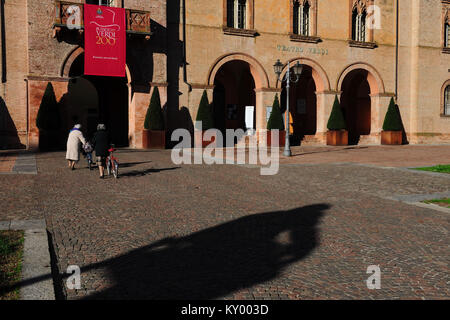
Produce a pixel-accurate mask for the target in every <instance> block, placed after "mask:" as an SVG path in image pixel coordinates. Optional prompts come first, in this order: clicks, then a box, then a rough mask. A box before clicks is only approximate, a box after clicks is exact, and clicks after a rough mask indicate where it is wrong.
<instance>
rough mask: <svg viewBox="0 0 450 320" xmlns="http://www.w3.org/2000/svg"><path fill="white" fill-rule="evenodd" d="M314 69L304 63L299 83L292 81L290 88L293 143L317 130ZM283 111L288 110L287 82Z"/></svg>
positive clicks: (282, 99)
mask: <svg viewBox="0 0 450 320" xmlns="http://www.w3.org/2000/svg"><path fill="white" fill-rule="evenodd" d="M312 71H313V69H312V68H311V67H310V66H307V65H303V71H302V74H301V76H300V78H299V80H298V82H297V83H291V87H290V90H289V111H290V112H289V114H290V132H291V137H292V139H291V142H292V144H293V145H299V144H300V143H301V141H302V140H303V138H304V137H305V136H308V135H311V136H313V135H315V134H316V130H317V97H316V83H315V81H314V78H313V76H312ZM281 111H282V112H283V113H284V112H285V111H286V83H285V82H284V83H283V85H282V92H281Z"/></svg>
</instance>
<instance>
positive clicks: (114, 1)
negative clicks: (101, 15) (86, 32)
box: [86, 0, 120, 7]
mask: <svg viewBox="0 0 450 320" xmlns="http://www.w3.org/2000/svg"><path fill="white" fill-rule="evenodd" d="M119 1H120V0H86V3H87V4H96V5H99V6H108V7H117V6H118V5H119Z"/></svg>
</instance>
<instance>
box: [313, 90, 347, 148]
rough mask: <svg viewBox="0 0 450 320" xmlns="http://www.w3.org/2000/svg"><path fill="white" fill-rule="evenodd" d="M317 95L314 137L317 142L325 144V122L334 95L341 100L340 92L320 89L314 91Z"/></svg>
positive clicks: (331, 107) (326, 121)
mask: <svg viewBox="0 0 450 320" xmlns="http://www.w3.org/2000/svg"><path fill="white" fill-rule="evenodd" d="M316 96H317V129H316V135H315V139H316V142H317V143H320V144H326V141H327V131H328V129H327V123H328V119H329V117H330V114H331V110H332V109H333V103H334V97H335V96H337V97H338V99H339V101H340V100H341V92H340V91H339V92H337V91H321V92H316Z"/></svg>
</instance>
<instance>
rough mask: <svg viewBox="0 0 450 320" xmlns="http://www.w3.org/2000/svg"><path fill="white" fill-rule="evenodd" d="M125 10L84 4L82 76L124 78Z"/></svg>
mask: <svg viewBox="0 0 450 320" xmlns="http://www.w3.org/2000/svg"><path fill="white" fill-rule="evenodd" d="M125 29H126V26H125V9H123V8H114V7H105V6H96V5H90V4H85V5H84V39H85V40H84V41H85V42H84V51H85V52H84V74H86V75H95V76H111V77H124V76H125V64H126V30H125Z"/></svg>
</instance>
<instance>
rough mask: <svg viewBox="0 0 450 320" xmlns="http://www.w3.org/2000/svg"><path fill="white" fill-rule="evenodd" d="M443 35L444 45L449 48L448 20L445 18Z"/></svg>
mask: <svg viewBox="0 0 450 320" xmlns="http://www.w3.org/2000/svg"><path fill="white" fill-rule="evenodd" d="M444 30H445V36H444V47H446V48H450V21H449V19H447V21H446V22H445V26H444Z"/></svg>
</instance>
